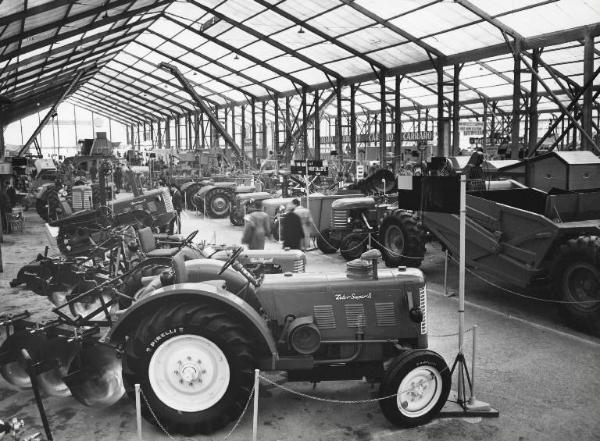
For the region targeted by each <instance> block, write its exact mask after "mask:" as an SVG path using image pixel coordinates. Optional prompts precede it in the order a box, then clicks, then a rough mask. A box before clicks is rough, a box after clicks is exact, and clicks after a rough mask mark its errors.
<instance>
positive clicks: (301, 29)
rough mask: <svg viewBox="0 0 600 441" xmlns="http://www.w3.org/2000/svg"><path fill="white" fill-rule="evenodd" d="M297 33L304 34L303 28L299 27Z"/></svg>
mask: <svg viewBox="0 0 600 441" xmlns="http://www.w3.org/2000/svg"><path fill="white" fill-rule="evenodd" d="M298 33H299V34H304V28H303V27H302V26H300V29H298Z"/></svg>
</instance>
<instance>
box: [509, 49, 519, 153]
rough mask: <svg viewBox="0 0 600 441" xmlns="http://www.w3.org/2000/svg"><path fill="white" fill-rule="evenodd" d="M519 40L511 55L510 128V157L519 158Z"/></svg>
mask: <svg viewBox="0 0 600 441" xmlns="http://www.w3.org/2000/svg"><path fill="white" fill-rule="evenodd" d="M520 52H521V42H520V41H519V40H516V41H515V53H514V55H513V60H514V66H513V102H512V120H511V128H510V149H511V155H510V159H519V126H520V123H521V121H520V118H519V116H520V115H519V114H520V108H521V54H520Z"/></svg>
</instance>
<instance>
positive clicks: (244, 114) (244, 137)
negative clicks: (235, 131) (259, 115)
mask: <svg viewBox="0 0 600 441" xmlns="http://www.w3.org/2000/svg"><path fill="white" fill-rule="evenodd" d="M240 136H241V138H242V141H241V142H240V147H241V149H242V155H243V156H246V145H245V142H244V141H245V139H246V106H242V126H241V127H240Z"/></svg>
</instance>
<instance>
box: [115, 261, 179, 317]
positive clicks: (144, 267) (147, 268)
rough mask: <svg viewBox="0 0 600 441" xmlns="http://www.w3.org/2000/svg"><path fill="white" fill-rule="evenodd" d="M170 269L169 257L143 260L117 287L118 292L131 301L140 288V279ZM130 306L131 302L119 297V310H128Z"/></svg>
mask: <svg viewBox="0 0 600 441" xmlns="http://www.w3.org/2000/svg"><path fill="white" fill-rule="evenodd" d="M170 268H172V260H171V258H170V257H159V258H152V259H148V260H144V261H142V262H140V264H139V265H138V266H137V267H136V268H135V269H134V270H133V271H132V272H131V273H130V274H129V275H128V276H127V277H125V279H124V280H123V284H122V285H121V286H120V287H119V291H120V292H121V293H122V294H125V295H126V296H127V297H130V298H131V299H133V298H134V297H135V294H136V293H137V292H138V291H139V290H140V289H141V288H142V286H143V285H142V278H144V277H152V276H158V275H160V274H161V273H162V272H163V271H165V270H168V269H170ZM130 305H131V300H126V299H124V298H122V297H119V307H120V308H121V309H125V308H128V307H129V306H130Z"/></svg>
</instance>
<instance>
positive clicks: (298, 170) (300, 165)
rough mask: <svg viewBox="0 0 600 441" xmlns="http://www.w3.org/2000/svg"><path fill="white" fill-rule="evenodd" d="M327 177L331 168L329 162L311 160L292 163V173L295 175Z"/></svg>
mask: <svg viewBox="0 0 600 441" xmlns="http://www.w3.org/2000/svg"><path fill="white" fill-rule="evenodd" d="M307 171H308V176H327V174H328V173H329V168H328V167H327V161H322V160H316V159H309V160H308V161H304V160H299V161H292V165H291V166H290V172H291V173H292V174H294V175H300V176H306V174H307V173H306V172H307Z"/></svg>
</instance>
